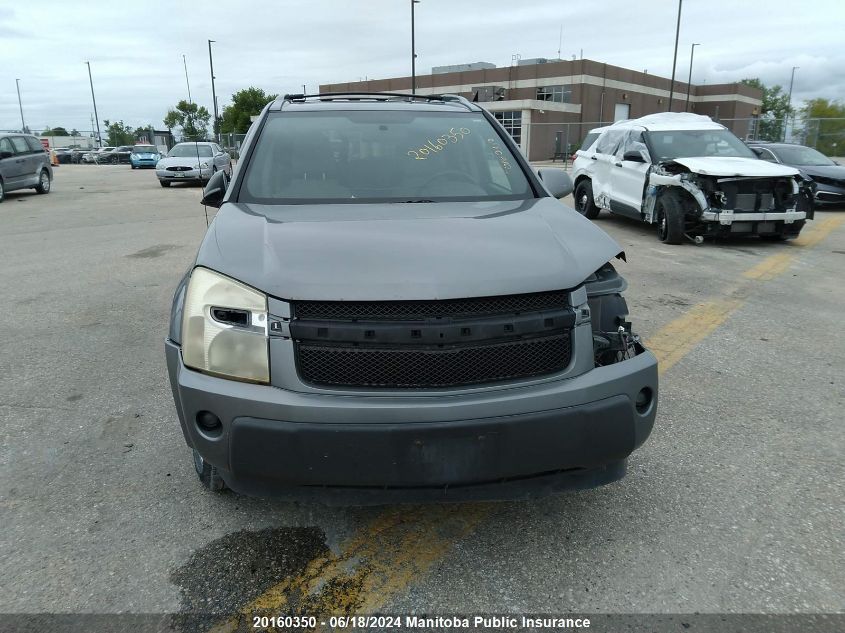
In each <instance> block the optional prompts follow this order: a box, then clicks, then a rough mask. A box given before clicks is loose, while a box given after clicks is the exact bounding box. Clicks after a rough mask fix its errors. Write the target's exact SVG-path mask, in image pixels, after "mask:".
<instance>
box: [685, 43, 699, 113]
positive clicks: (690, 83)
mask: <svg viewBox="0 0 845 633" xmlns="http://www.w3.org/2000/svg"><path fill="white" fill-rule="evenodd" d="M696 46H701V44H693V45H692V46H690V49H689V79H687V103H686V105H685V106H684V112H689V91H690V87H691V86H692V58H693V55H695V47H696Z"/></svg>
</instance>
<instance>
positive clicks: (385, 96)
mask: <svg viewBox="0 0 845 633" xmlns="http://www.w3.org/2000/svg"><path fill="white" fill-rule="evenodd" d="M307 99H318V100H320V101H401V100H407V101H427V102H431V101H440V102H443V103H447V102H452V103H459V104H461V105H462V106H464V107H466V108H467V109H468V110H471V109H472V104H471V103H470V102H469V100H467V99H466V98H465V97H462V96H460V95H453V94H436V95H417V94H407V93H402V92H323V93H318V94H301V93H298V94H286V95H285V96H284V97H283V98H282V101H283V102H285V101H288V102H291V103H302V102H304V101H306V100H307Z"/></svg>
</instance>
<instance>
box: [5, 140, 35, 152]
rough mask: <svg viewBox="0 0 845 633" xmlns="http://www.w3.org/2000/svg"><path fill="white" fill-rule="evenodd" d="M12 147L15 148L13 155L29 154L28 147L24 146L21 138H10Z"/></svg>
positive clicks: (24, 143)
mask: <svg viewBox="0 0 845 633" xmlns="http://www.w3.org/2000/svg"><path fill="white" fill-rule="evenodd" d="M10 138H11V139H12V145H14V147H15V153H17V154H29V151H30V150H29V145H27V144H26V141H25V140H24V138H23V136H12V137H10Z"/></svg>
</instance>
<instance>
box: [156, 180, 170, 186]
mask: <svg viewBox="0 0 845 633" xmlns="http://www.w3.org/2000/svg"><path fill="white" fill-rule="evenodd" d="M158 184H160V185H161V186H162V187H169V186H170V181H168V180H159V181H158Z"/></svg>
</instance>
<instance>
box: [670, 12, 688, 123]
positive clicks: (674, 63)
mask: <svg viewBox="0 0 845 633" xmlns="http://www.w3.org/2000/svg"><path fill="white" fill-rule="evenodd" d="M683 2H684V0H678V24H677V26H675V56H674V57H673V58H672V81H671V82H670V84H669V107H668V108H666V111H667V112H671V111H672V97H674V96H675V66H677V64H678V35H680V33H681V5H682V4H683Z"/></svg>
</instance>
